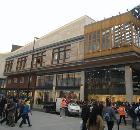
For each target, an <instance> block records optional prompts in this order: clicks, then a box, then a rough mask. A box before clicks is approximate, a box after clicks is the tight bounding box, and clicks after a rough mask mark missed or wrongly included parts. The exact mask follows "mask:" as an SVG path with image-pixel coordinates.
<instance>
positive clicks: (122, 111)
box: [119, 105, 126, 125]
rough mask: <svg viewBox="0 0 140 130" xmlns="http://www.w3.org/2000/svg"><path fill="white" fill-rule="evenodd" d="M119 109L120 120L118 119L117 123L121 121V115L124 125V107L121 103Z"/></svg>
mask: <svg viewBox="0 0 140 130" xmlns="http://www.w3.org/2000/svg"><path fill="white" fill-rule="evenodd" d="M119 111H120V121H119V124H120V123H121V119H122V117H123V120H124V124H125V125H126V120H125V107H122V105H120V108H119Z"/></svg>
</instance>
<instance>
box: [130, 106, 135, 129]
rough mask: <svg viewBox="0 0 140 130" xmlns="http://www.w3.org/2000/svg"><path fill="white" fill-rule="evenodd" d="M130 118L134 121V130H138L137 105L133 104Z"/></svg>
mask: <svg viewBox="0 0 140 130" xmlns="http://www.w3.org/2000/svg"><path fill="white" fill-rule="evenodd" d="M130 117H131V119H132V128H135V129H137V114H136V113H135V105H134V104H132V107H131V109H130Z"/></svg>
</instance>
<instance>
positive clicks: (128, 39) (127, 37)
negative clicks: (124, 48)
mask: <svg viewBox="0 0 140 130" xmlns="http://www.w3.org/2000/svg"><path fill="white" fill-rule="evenodd" d="M126 44H130V38H129V31H126Z"/></svg>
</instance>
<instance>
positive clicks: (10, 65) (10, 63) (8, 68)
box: [4, 60, 14, 72]
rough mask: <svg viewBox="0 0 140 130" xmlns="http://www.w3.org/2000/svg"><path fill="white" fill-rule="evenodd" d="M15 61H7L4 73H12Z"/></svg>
mask: <svg viewBox="0 0 140 130" xmlns="http://www.w3.org/2000/svg"><path fill="white" fill-rule="evenodd" d="M13 61H14V60H10V61H6V63H5V69H4V72H11V71H12V69H13Z"/></svg>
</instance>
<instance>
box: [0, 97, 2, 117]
mask: <svg viewBox="0 0 140 130" xmlns="http://www.w3.org/2000/svg"><path fill="white" fill-rule="evenodd" d="M1 106H2V104H1V99H0V116H1V119H2V108H1Z"/></svg>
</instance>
